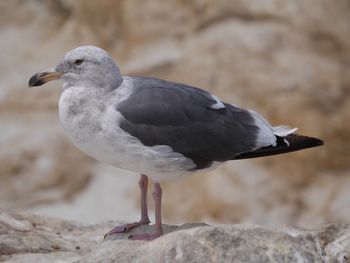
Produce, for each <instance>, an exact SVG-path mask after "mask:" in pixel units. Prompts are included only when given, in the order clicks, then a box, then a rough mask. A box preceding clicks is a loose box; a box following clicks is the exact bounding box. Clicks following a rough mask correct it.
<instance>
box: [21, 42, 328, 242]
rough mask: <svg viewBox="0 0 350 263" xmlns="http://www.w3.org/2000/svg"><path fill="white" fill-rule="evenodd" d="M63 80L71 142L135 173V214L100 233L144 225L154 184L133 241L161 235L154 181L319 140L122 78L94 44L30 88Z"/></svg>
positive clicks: (200, 97)
mask: <svg viewBox="0 0 350 263" xmlns="http://www.w3.org/2000/svg"><path fill="white" fill-rule="evenodd" d="M57 79H60V80H62V81H63V83H64V84H63V88H62V93H61V95H60V98H59V106H58V108H59V120H60V122H61V125H62V127H63V130H64V131H65V133H66V135H67V136H68V137H69V139H70V140H71V141H72V143H73V144H74V145H75V146H76V147H78V148H79V149H80V150H81V151H83V152H84V153H86V154H88V155H90V156H92V157H93V158H95V159H96V160H98V161H100V162H103V163H107V164H109V165H112V166H115V167H119V168H122V169H126V170H129V171H133V172H136V173H138V174H140V175H141V177H140V180H139V186H140V190H141V219H140V221H138V222H134V223H128V224H124V225H120V226H116V227H115V228H113V229H112V230H111V231H109V232H108V233H107V234H106V235H105V238H106V237H107V236H110V235H114V234H118V233H125V232H128V231H130V229H132V228H135V227H137V226H140V225H147V224H149V223H150V220H149V217H148V211H147V188H148V177H150V178H151V180H152V181H153V183H154V192H153V199H154V203H155V231H154V233H151V234H149V233H148V234H146V233H143V234H137V235H132V236H130V237H129V238H130V239H133V240H153V239H155V238H157V237H159V236H161V235H163V228H162V218H161V200H162V189H161V186H160V183H161V182H162V181H164V180H171V179H175V178H180V177H184V176H188V175H191V174H194V173H196V172H202V171H206V170H209V169H214V168H216V167H217V166H218V165H220V164H222V163H224V162H226V161H230V160H237V159H247V158H255V157H262V156H270V155H275V154H282V153H287V152H293V151H297V150H302V149H306V148H311V147H316V146H320V145H322V144H323V141H322V140H320V139H317V138H313V137H308V136H302V135H298V134H296V131H297V129H296V128H289V127H288V126H285V125H280V126H272V125H271V124H270V123H269V122H268V121H267V120H266V119H265V118H264V117H262V116H261V115H260V114H258V113H257V112H255V111H253V110H250V109H248V110H247V109H243V108H240V107H238V106H236V105H234V104H229V103H225V102H223V101H222V100H220V99H219V98H218V97H217V96H215V95H213V94H211V93H209V92H207V91H205V90H202V89H200V88H197V87H193V86H190V85H186V84H182V83H176V82H170V81H165V80H160V79H155V78H149V77H129V76H122V75H121V73H120V71H119V67H118V65H117V64H116V63H115V62H114V61H113V59H112V58H111V57H110V56H109V54H108V53H107V52H106V51H105V50H103V49H101V48H99V47H96V46H81V47H77V48H75V49H73V50H71V51H69V52H67V53H66V54H65V55H64V57H63V59H62V60H61V62H59V64H58V65H57V66H56V67H55V68H52V69H49V70H47V71H44V72H40V73H37V74H35V75H33V76H32V77H31V78H30V80H29V83H28V85H29V87H33V86H41V85H43V84H45V83H47V82H49V81H52V80H57Z"/></svg>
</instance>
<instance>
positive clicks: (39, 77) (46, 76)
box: [28, 69, 63, 87]
mask: <svg viewBox="0 0 350 263" xmlns="http://www.w3.org/2000/svg"><path fill="white" fill-rule="evenodd" d="M62 75H63V73H62V72H58V71H56V70H55V69H50V70H48V71H45V72H40V73H37V74H35V75H33V76H32V77H31V78H30V80H29V82H28V86H29V87H35V86H41V85H43V84H45V83H46V82H49V81H51V80H55V79H59V78H60V77H61V76H62Z"/></svg>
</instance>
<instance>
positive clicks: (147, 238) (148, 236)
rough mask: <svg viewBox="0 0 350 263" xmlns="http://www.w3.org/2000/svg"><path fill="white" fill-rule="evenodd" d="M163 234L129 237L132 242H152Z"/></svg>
mask: <svg viewBox="0 0 350 263" xmlns="http://www.w3.org/2000/svg"><path fill="white" fill-rule="evenodd" d="M160 236H161V234H159V233H154V234H135V235H131V236H129V239H130V240H144V241H152V240H154V239H156V238H158V237H160Z"/></svg>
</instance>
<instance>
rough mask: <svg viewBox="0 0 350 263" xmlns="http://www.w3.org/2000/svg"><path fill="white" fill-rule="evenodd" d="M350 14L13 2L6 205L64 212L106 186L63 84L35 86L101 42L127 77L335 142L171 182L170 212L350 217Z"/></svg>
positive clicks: (267, 6) (236, 218) (130, 1)
mask: <svg viewBox="0 0 350 263" xmlns="http://www.w3.org/2000/svg"><path fill="white" fill-rule="evenodd" d="M349 17H350V5H349V1H348V0H338V1H329V0H319V1H317V4H315V1H312V0H294V1H277V0H264V1H246V0H234V1H232V0H216V1H211V0H202V1H198V0H187V1H183V0H171V1H162V0H149V1H138V0H127V1H126V0H100V1H93V0H74V1H73V0H57V1H38V0H27V1H23V0H12V1H0V25H1V27H0V34H1V41H0V48H1V51H2V56H1V61H0V69H1V70H0V86H1V89H0V111H1V115H0V126H1V139H0V149H1V150H0V162H1V164H2V165H1V168H0V179H1V180H0V181H1V184H0V200H1V202H0V208H2V209H6V211H8V210H18V209H23V208H25V209H35V208H37V207H38V206H39V205H40V206H44V205H45V204H46V206H48V207H50V208H52V207H53V203H62V202H65V201H66V200H68V199H69V200H72V199H73V200H75V199H74V198H76V197H77V196H78V195H79V193H80V192H81V191H82V190H84V189H86V186H87V185H88V183H89V182H95V180H91V181H89V179H90V178H91V177H92V176H95V175H96V172H94V169H95V168H96V165H95V163H93V162H92V161H91V159H87V158H86V157H85V155H83V154H82V153H80V152H79V151H77V150H75V149H74V146H72V145H71V144H69V142H67V139H66V138H64V136H63V134H62V131H61V130H60V128H59V125H58V119H57V117H56V116H57V100H58V97H59V93H60V89H59V87H60V84H59V83H55V84H54V83H52V84H49V85H47V86H45V87H43V88H38V89H30V90H29V89H27V81H28V79H29V77H30V76H31V74H33V73H34V72H36V71H39V70H43V69H46V68H47V67H51V66H53V65H54V64H55V63H57V61H58V60H59V59H60V58H61V57H62V55H63V54H64V53H65V51H67V50H69V49H71V48H73V47H76V46H78V45H82V44H95V45H99V46H101V47H103V48H106V49H107V50H108V51H109V52H110V53H111V55H112V56H113V57H114V58H115V59H116V60H117V61H118V63H119V65H120V68H121V70H122V72H123V73H124V74H129V75H147V76H152V77H159V78H163V79H167V80H172V81H178V82H184V83H188V84H192V85H195V86H199V87H202V88H204V89H206V90H209V91H212V92H215V93H216V95H217V96H219V97H220V98H221V99H223V100H225V101H227V102H230V103H235V104H239V105H241V106H244V107H246V108H252V109H255V110H257V111H259V112H261V113H262V114H263V115H264V116H265V117H266V118H267V119H269V120H270V121H271V122H272V123H273V124H274V125H278V124H289V125H291V126H296V127H299V128H300V130H299V132H300V133H305V134H309V135H313V136H319V137H321V138H322V139H324V140H325V141H326V145H325V146H324V147H322V148H317V149H312V150H307V151H304V152H299V153H293V154H289V155H284V156H280V157H277V156H276V157H271V158H266V159H262V160H256V161H253V160H252V161H246V162H244V161H242V162H231V163H229V164H226V165H224V166H222V167H220V168H219V169H218V170H216V171H212V172H210V173H208V174H206V175H198V176H194V177H191V178H186V179H183V180H181V181H177V182H171V183H166V184H164V185H163V188H164V192H165V195H164V206H163V211H164V216H165V218H166V219H167V220H175V221H178V220H186V221H199V222H201V221H202V220H203V219H204V218H205V219H210V221H212V222H218V223H232V222H234V223H238V222H250V223H258V224H263V225H270V226H278V225H283V224H286V223H287V224H294V225H298V226H315V224H316V225H317V226H321V225H322V224H325V223H327V222H346V223H350V209H348V207H349V202H350V201H349V194H348V189H349V187H350V177H349V174H350V162H349V153H348V150H349V148H350V140H349V134H350V122H349V121H347V120H349V119H350V99H349V94H350V19H349ZM62 163H64V166H62V165H60V164H62ZM116 176H117V175H116ZM179 187H180V189H182V192H183V193H185V194H184V195H178V189H179ZM137 188H138V186H137V183H136V182H135V191H133V190H134V189H126V190H125V191H129V192H138V189H137ZM101 189H104V188H103V187H101ZM111 191H112V190H111ZM203 193H206V194H205V195H203ZM134 196H135V197H134V199H135V200H138V199H139V197H138V195H136V194H135V195H134ZM117 202H120V203H121V202H122V201H120V199H118V201H117V200H116V203H117ZM179 203H181V206H179ZM116 205H117V204H116ZM77 206H79V204H77ZM86 206H88V205H86ZM80 207H82V206H80ZM56 208H57V210H56V211H55V214H60V213H61V214H63V213H64V211H62V210H60V208H59V207H56ZM52 210H54V209H53V208H52V209H51V211H52ZM87 210H88V211H91V212H90V217H89V216H86V219H87V220H91V218H93V215H94V214H96V211H94V209H87ZM57 211H58V212H57ZM85 214H88V213H84V215H85ZM84 218H85V217H84Z"/></svg>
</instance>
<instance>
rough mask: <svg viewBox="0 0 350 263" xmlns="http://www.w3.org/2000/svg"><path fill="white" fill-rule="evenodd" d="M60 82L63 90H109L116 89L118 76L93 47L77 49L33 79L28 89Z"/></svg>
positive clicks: (113, 65)
mask: <svg viewBox="0 0 350 263" xmlns="http://www.w3.org/2000/svg"><path fill="white" fill-rule="evenodd" d="M55 79H61V80H63V82H64V83H65V84H64V88H69V87H76V86H84V87H87V88H99V89H101V88H102V89H107V90H113V89H116V88H118V87H119V85H120V84H121V82H122V76H121V74H120V71H119V68H118V66H117V65H116V63H115V62H114V61H113V59H112V58H111V57H110V56H109V55H108V53H107V52H106V51H105V50H103V49H101V48H98V47H95V46H81V47H78V48H75V49H73V50H71V51H68V52H67V53H66V54H65V55H64V57H63V59H62V61H61V62H60V63H59V64H58V65H57V66H56V67H55V68H53V69H51V70H48V71H45V72H40V73H37V74H35V75H33V76H32V77H31V78H30V80H29V86H30V87H33V86H41V85H43V84H45V83H46V82H48V81H51V80H55Z"/></svg>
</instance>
